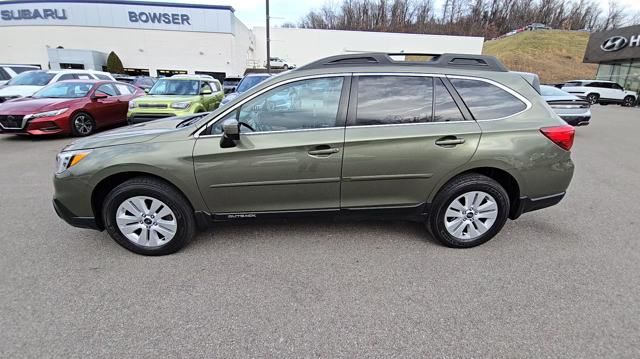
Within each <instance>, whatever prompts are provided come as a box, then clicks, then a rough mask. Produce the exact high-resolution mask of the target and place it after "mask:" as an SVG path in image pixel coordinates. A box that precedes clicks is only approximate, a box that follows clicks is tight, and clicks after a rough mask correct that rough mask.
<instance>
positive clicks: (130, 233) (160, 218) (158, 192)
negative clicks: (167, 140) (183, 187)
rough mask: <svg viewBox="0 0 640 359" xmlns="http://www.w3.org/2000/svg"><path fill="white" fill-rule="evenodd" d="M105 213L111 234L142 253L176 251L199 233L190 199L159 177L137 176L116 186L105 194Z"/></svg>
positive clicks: (106, 225)
mask: <svg viewBox="0 0 640 359" xmlns="http://www.w3.org/2000/svg"><path fill="white" fill-rule="evenodd" d="M102 215H103V223H104V224H105V228H106V230H107V232H108V233H109V235H110V236H111V237H112V238H113V239H114V240H115V241H116V242H117V243H118V244H120V245H121V246H123V247H125V248H127V249H128V250H130V251H132V252H135V253H138V254H143V255H165V254H171V253H174V252H176V251H178V250H179V249H180V248H182V247H183V246H184V245H185V244H186V243H187V242H188V241H189V240H190V239H191V238H192V237H193V236H194V234H195V228H196V226H195V220H194V216H193V210H192V209H191V206H190V205H189V203H188V201H187V200H186V199H185V198H184V196H183V195H182V193H180V192H179V191H178V190H176V189H175V188H174V187H173V186H171V185H169V184H168V183H165V182H163V181H161V180H158V179H155V178H146V177H139V178H134V179H131V180H128V181H125V182H124V183H122V184H120V185H119V186H117V187H116V188H114V189H113V190H112V191H111V192H110V193H109V194H108V195H107V197H106V198H105V201H104V204H103V210H102Z"/></svg>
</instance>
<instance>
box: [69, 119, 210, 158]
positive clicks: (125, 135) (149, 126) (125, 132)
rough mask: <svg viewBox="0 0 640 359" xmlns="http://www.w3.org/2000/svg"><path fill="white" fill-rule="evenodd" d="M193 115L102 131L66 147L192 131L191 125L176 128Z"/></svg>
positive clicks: (115, 143) (123, 142)
mask: <svg viewBox="0 0 640 359" xmlns="http://www.w3.org/2000/svg"><path fill="white" fill-rule="evenodd" d="M199 115H201V114H199ZM193 116H194V115H191V116H179V117H169V118H164V119H160V120H155V121H150V122H145V123H139V124H136V125H131V126H126V127H120V128H116V129H114V130H110V131H105V132H101V133H98V134H95V135H93V136H89V137H85V138H80V139H78V140H76V141H74V142H72V143H71V144H70V145H69V146H67V147H66V148H65V151H71V150H82V149H89V148H99V147H107V146H118V145H128V144H132V143H140V142H146V141H150V140H152V139H154V138H156V137H158V136H160V135H163V134H168V133H174V132H180V131H185V130H187V131H191V129H190V127H183V128H176V126H177V125H178V124H179V123H180V122H182V121H184V120H185V119H188V118H190V117H193Z"/></svg>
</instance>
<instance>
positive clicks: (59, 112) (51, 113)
mask: <svg viewBox="0 0 640 359" xmlns="http://www.w3.org/2000/svg"><path fill="white" fill-rule="evenodd" d="M67 110H68V108H61V109H59V110H53V111H47V112H39V113H31V114H28V115H26V116H24V119H25V120H32V119H34V118H42V117H53V116H58V115H62V114H63V113H65V112H67Z"/></svg>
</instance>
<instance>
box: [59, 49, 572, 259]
mask: <svg viewBox="0 0 640 359" xmlns="http://www.w3.org/2000/svg"><path fill="white" fill-rule="evenodd" d="M573 137H574V128H573V127H572V126H569V125H567V124H566V123H565V122H564V121H562V119H560V118H559V117H558V116H557V115H556V114H555V113H554V112H553V111H552V110H551V109H550V108H549V107H548V106H547V105H546V104H545V101H544V99H542V97H541V96H540V95H539V94H538V92H537V91H536V89H534V88H533V87H532V86H531V85H530V84H529V83H528V82H527V80H525V79H524V78H523V77H522V76H521V75H519V74H515V73H512V72H509V71H508V70H507V69H506V68H505V67H504V66H503V65H502V64H501V63H500V62H499V61H498V60H497V59H495V58H493V57H490V56H480V55H459V54H443V55H440V56H437V57H434V58H433V59H431V60H430V61H428V62H407V61H396V60H394V58H393V56H392V55H390V54H381V53H365V54H357V55H339V56H334V57H328V58H325V59H321V60H318V61H316V62H313V63H310V64H308V65H305V66H303V67H300V68H298V69H296V70H293V71H290V72H288V73H284V74H280V75H279V76H274V77H272V78H270V79H269V80H267V81H264V82H263V83H261V84H260V85H258V86H256V87H254V88H252V89H250V90H248V91H246V92H245V93H243V94H242V95H240V96H238V97H236V98H235V99H233V100H232V101H231V102H229V103H228V104H227V105H226V106H225V107H222V108H219V109H217V110H215V111H213V112H212V113H210V114H204V115H203V114H196V115H190V116H184V117H174V118H167V119H163V120H158V121H153V122H149V123H144V124H139V125H135V126H130V127H127V128H123V129H116V130H112V131H107V132H104V133H101V134H97V135H94V136H91V137H88V138H85V139H80V140H77V141H76V142H74V143H73V144H71V145H69V146H67V147H66V148H64V149H63V150H62V152H60V153H59V154H58V160H57V163H58V167H57V171H56V174H55V176H54V190H55V192H54V199H53V203H54V208H55V210H56V212H57V213H58V215H59V216H60V217H61V218H62V219H64V220H65V221H67V222H68V223H69V224H71V225H74V226H77V227H83V228H93V229H97V230H106V231H107V232H108V233H109V234H110V235H111V237H113V238H114V240H115V241H116V242H117V243H119V244H120V245H122V246H123V247H125V248H127V249H129V250H131V251H133V252H136V253H139V254H144V255H163V254H169V253H173V252H175V251H177V250H179V249H180V248H182V247H183V246H184V245H185V244H186V243H187V242H188V241H189V240H190V239H191V238H192V237H193V236H194V233H195V231H196V229H199V228H200V229H202V228H207V227H208V226H209V225H210V224H211V223H215V222H217V221H231V220H246V219H250V218H261V217H269V216H290V215H301V214H304V215H344V216H349V215H355V216H357V217H361V216H363V215H366V216H372V217H374V218H395V219H406V220H413V221H419V222H422V223H424V224H425V226H426V228H427V231H428V232H429V233H430V234H431V235H432V236H433V237H434V238H436V239H437V240H439V241H440V242H442V243H443V244H445V245H447V246H451V247H456V248H467V247H473V246H477V245H479V244H482V243H484V242H486V241H488V240H490V239H491V238H493V237H494V236H495V235H496V234H497V233H498V232H499V231H500V230H501V229H502V227H503V225H504V224H505V222H506V221H507V220H508V219H516V218H518V217H519V216H520V215H521V214H523V213H525V212H529V211H533V210H538V209H541V208H545V207H549V206H552V205H555V204H557V203H558V202H560V201H561V199H562V198H563V197H564V195H565V192H566V191H567V188H568V186H569V183H570V181H571V178H572V176H573V170H574V165H573V162H572V161H571V154H570V149H571V146H572V144H573Z"/></svg>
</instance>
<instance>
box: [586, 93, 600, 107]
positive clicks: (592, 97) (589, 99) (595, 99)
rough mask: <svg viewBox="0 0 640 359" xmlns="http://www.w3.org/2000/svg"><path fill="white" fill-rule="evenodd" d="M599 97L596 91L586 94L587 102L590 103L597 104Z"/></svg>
mask: <svg viewBox="0 0 640 359" xmlns="http://www.w3.org/2000/svg"><path fill="white" fill-rule="evenodd" d="M599 99H600V95H598V94H597V93H590V94H588V95H587V102H589V103H590V104H592V105H595V104H597V103H598V100H599Z"/></svg>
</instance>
